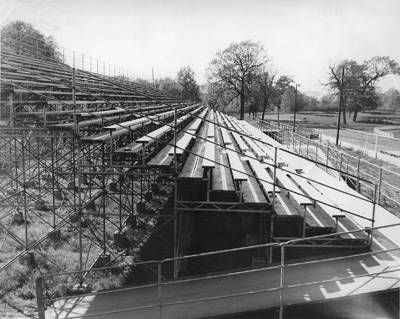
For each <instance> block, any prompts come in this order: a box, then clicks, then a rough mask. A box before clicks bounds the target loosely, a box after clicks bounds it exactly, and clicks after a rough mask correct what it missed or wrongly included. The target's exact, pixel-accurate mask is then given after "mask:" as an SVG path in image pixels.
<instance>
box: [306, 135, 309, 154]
mask: <svg viewBox="0 0 400 319" xmlns="http://www.w3.org/2000/svg"><path fill="white" fill-rule="evenodd" d="M309 146H310V139H307V149H306V152H307V158H308V147H309Z"/></svg>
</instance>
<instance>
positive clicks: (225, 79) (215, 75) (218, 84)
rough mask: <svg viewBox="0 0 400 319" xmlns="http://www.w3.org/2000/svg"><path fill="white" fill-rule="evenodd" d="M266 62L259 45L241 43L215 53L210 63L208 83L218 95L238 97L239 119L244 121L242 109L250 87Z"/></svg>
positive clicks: (248, 42) (250, 42) (246, 42)
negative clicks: (215, 89) (216, 89)
mask: <svg viewBox="0 0 400 319" xmlns="http://www.w3.org/2000/svg"><path fill="white" fill-rule="evenodd" d="M266 61H267V57H266V55H265V52H264V49H263V47H262V45H261V44H260V43H256V42H253V41H243V42H240V43H232V44H231V45H230V46H229V47H227V48H226V49H225V50H223V51H219V52H217V54H216V56H215V58H214V59H213V60H212V61H211V63H210V66H209V77H208V81H209V83H211V84H212V87H214V88H218V91H219V92H220V93H219V94H220V95H221V94H228V95H229V96H233V98H236V97H239V99H240V119H244V107H245V102H246V98H248V96H249V92H250V85H251V84H252V82H253V81H254V79H255V77H256V75H257V74H258V73H259V70H260V67H261V66H263V65H264V64H265V63H266ZM222 92H223V93H222Z"/></svg>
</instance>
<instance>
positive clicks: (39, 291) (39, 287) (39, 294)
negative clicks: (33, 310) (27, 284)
mask: <svg viewBox="0 0 400 319" xmlns="http://www.w3.org/2000/svg"><path fill="white" fill-rule="evenodd" d="M36 302H37V309H38V315H39V319H45V312H44V311H45V307H44V297H43V277H37V278H36Z"/></svg>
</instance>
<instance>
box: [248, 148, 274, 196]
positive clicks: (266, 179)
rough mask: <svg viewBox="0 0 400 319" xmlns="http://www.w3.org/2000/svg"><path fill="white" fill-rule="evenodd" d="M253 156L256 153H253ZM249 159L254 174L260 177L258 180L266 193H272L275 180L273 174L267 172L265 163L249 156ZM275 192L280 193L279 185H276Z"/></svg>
mask: <svg viewBox="0 0 400 319" xmlns="http://www.w3.org/2000/svg"><path fill="white" fill-rule="evenodd" d="M251 156H254V155H253V154H251ZM247 160H248V162H249V165H250V168H251V169H252V171H253V172H254V175H255V176H256V177H257V178H258V182H259V183H260V185H261V188H262V189H263V191H264V192H265V194H272V193H273V189H274V186H273V184H274V181H273V179H272V177H271V175H270V174H269V173H268V172H267V170H266V168H265V165H264V164H262V163H261V162H259V161H257V160H255V159H252V158H247ZM275 193H280V188H279V187H278V186H276V187H275Z"/></svg>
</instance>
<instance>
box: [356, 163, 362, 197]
mask: <svg viewBox="0 0 400 319" xmlns="http://www.w3.org/2000/svg"><path fill="white" fill-rule="evenodd" d="M360 162H361V157H358V162H357V186H356V189H357V192H360Z"/></svg>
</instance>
